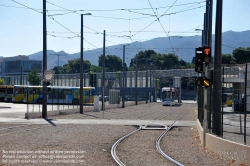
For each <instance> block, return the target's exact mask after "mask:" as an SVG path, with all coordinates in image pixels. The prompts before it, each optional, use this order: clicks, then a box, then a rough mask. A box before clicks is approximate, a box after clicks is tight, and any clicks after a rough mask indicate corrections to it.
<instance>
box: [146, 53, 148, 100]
mask: <svg viewBox="0 0 250 166" xmlns="http://www.w3.org/2000/svg"><path fill="white" fill-rule="evenodd" d="M146 104H148V58H147V59H146Z"/></svg>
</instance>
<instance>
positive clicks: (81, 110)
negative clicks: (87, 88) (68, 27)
mask: <svg viewBox="0 0 250 166" xmlns="http://www.w3.org/2000/svg"><path fill="white" fill-rule="evenodd" d="M80 40H81V46H80V47H81V48H80V50H81V59H80V114H83V14H81V39H80Z"/></svg>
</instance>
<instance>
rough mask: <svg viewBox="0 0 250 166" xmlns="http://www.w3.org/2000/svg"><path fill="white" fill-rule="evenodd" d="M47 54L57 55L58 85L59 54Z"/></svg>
mask: <svg viewBox="0 0 250 166" xmlns="http://www.w3.org/2000/svg"><path fill="white" fill-rule="evenodd" d="M49 55H57V75H56V76H57V86H59V84H58V77H59V55H60V54H49Z"/></svg>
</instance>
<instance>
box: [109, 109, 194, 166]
mask: <svg viewBox="0 0 250 166" xmlns="http://www.w3.org/2000/svg"><path fill="white" fill-rule="evenodd" d="M189 107H190V105H189ZM189 107H188V108H187V109H185V111H184V112H182V114H181V115H180V116H178V117H177V118H176V119H175V120H174V122H173V123H172V124H171V125H170V126H168V127H167V129H166V130H165V131H164V132H163V133H162V134H161V135H160V136H159V137H158V138H157V140H156V149H157V150H158V152H159V153H160V154H161V155H162V156H163V157H164V158H166V159H167V160H168V161H170V162H172V163H174V164H177V165H180V166H183V164H181V163H180V162H178V161H176V160H174V159H173V158H171V157H169V156H168V155H167V154H166V153H165V152H164V151H163V150H162V149H161V147H160V141H161V139H162V138H163V137H164V135H165V134H166V133H167V132H168V131H169V130H171V128H172V127H173V126H174V124H175V123H176V122H177V121H178V120H179V119H180V118H181V117H182V116H183V115H184V114H185V113H186V111H187V110H188V109H189ZM175 111H176V110H172V111H171V112H169V113H167V114H165V115H163V116H160V117H159V118H157V119H155V120H152V121H151V122H149V123H148V124H147V125H145V127H144V128H146V127H147V126H150V125H152V124H153V123H155V122H156V121H158V120H161V119H164V118H166V117H167V116H169V115H170V114H172V113H174V112H175ZM142 129H143V127H142V126H139V127H138V129H136V130H135V131H133V132H131V133H129V134H127V135H125V136H123V137H122V138H120V139H119V140H117V141H116V142H115V143H114V144H113V146H112V148H111V155H112V157H113V159H114V160H115V162H116V163H117V164H118V165H121V166H124V165H125V164H124V163H123V162H122V161H121V160H120V159H119V158H118V156H117V153H116V148H117V147H118V144H119V143H121V142H122V141H123V140H125V139H126V138H128V137H130V136H131V135H133V134H135V133H137V132H139V131H141V130H142Z"/></svg>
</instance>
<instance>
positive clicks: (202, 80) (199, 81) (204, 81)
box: [195, 77, 211, 87]
mask: <svg viewBox="0 0 250 166" xmlns="http://www.w3.org/2000/svg"><path fill="white" fill-rule="evenodd" d="M195 85H196V86H203V87H210V86H211V83H210V79H208V78H206V77H197V78H196V80H195Z"/></svg>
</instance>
